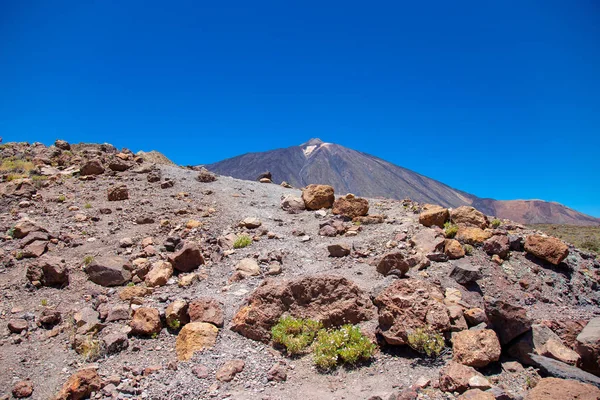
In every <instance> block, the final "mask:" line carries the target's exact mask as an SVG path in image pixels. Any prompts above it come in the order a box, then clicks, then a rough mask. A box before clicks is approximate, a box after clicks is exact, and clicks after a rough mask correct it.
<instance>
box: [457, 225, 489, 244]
mask: <svg viewBox="0 0 600 400" xmlns="http://www.w3.org/2000/svg"><path fill="white" fill-rule="evenodd" d="M491 237H492V233H491V232H489V231H484V230H483V229H480V228H476V227H472V226H460V227H459V228H458V232H456V236H455V239H456V240H458V241H459V242H462V243H467V244H471V245H477V244H481V243H483V242H485V241H486V240H487V239H489V238H491Z"/></svg>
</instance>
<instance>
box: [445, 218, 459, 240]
mask: <svg viewBox="0 0 600 400" xmlns="http://www.w3.org/2000/svg"><path fill="white" fill-rule="evenodd" d="M457 232H458V225H456V224H453V223H452V222H450V221H448V222H446V223H445V224H444V233H445V234H446V237H447V238H453V237H454V236H456V233H457Z"/></svg>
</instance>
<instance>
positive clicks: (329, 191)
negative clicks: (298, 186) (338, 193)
mask: <svg viewBox="0 0 600 400" xmlns="http://www.w3.org/2000/svg"><path fill="white" fill-rule="evenodd" d="M302 200H304V205H305V206H306V209H307V210H320V209H321V208H331V206H333V202H334V201H335V195H334V191H333V187H331V186H329V185H308V186H307V187H305V188H304V190H302Z"/></svg>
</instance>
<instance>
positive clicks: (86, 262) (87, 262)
mask: <svg viewBox="0 0 600 400" xmlns="http://www.w3.org/2000/svg"><path fill="white" fill-rule="evenodd" d="M92 261H94V256H85V257H83V265H85V266H86V267H87V266H88V265H90V264H91V263H92Z"/></svg>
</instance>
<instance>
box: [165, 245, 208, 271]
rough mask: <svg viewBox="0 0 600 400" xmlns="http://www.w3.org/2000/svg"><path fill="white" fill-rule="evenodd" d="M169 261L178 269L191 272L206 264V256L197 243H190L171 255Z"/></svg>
mask: <svg viewBox="0 0 600 400" xmlns="http://www.w3.org/2000/svg"><path fill="white" fill-rule="evenodd" d="M169 262H170V263H171V265H172V266H173V268H175V269H176V270H177V271H180V272H190V271H193V270H195V269H196V268H198V267H199V266H200V265H202V264H204V257H202V252H201V251H200V248H199V247H198V246H197V245H196V244H193V243H188V244H186V245H185V246H183V248H182V249H181V250H179V251H178V252H176V253H174V254H172V255H170V256H169Z"/></svg>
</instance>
